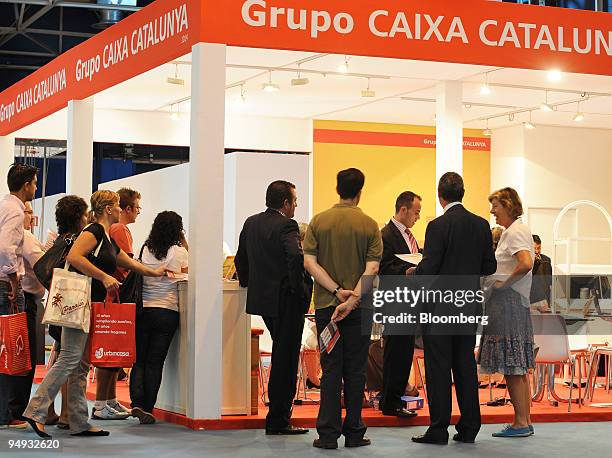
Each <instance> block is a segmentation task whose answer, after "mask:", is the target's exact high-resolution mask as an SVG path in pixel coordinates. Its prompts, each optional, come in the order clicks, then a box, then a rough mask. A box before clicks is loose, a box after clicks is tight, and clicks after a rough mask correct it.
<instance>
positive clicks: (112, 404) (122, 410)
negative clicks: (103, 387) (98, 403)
mask: <svg viewBox="0 0 612 458" xmlns="http://www.w3.org/2000/svg"><path fill="white" fill-rule="evenodd" d="M106 404H107V405H108V406H110V407H111V408H113V409H115V410H116V411H117V412H119V413H127V414H128V415H132V409H128V408H127V407H125V406H124V405H123V404H121V403H120V402H119V401H116V400H115V401H108V402H107V403H106Z"/></svg>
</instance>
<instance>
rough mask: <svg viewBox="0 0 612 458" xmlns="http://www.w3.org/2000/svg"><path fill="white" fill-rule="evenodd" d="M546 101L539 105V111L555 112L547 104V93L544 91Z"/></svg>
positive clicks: (553, 108)
mask: <svg viewBox="0 0 612 458" xmlns="http://www.w3.org/2000/svg"><path fill="white" fill-rule="evenodd" d="M545 97H546V99H545V100H544V103H542V104H541V105H540V110H542V111H549V112H550V111H555V107H553V106H552V105H551V104H550V103H548V91H546V95H545Z"/></svg>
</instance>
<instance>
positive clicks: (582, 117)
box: [572, 102, 584, 122]
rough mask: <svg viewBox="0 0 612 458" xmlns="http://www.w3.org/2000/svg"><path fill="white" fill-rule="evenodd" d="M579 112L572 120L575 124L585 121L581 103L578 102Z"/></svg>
mask: <svg viewBox="0 0 612 458" xmlns="http://www.w3.org/2000/svg"><path fill="white" fill-rule="evenodd" d="M577 110H578V111H577V112H576V114H575V115H574V117H573V118H572V120H573V121H575V122H580V121H583V120H584V114H583V113H581V112H580V102H578V108H577Z"/></svg>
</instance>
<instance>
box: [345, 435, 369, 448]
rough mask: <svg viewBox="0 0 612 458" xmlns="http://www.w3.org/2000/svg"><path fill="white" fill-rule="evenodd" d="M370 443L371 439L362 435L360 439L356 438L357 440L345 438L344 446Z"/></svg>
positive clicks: (361, 445) (358, 445)
mask: <svg viewBox="0 0 612 458" xmlns="http://www.w3.org/2000/svg"><path fill="white" fill-rule="evenodd" d="M370 444H372V441H371V440H370V439H369V438H368V437H367V436H363V437H362V438H361V439H358V440H348V439H347V440H346V441H345V442H344V446H345V447H364V446H366V445H370Z"/></svg>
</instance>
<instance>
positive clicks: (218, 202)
mask: <svg viewBox="0 0 612 458" xmlns="http://www.w3.org/2000/svg"><path fill="white" fill-rule="evenodd" d="M225 48H226V47H225V45H219V44H208V43H199V44H196V45H195V46H194V47H193V49H192V64H191V125H190V131H191V134H190V140H191V142H190V150H189V234H188V235H189V300H188V310H187V322H188V323H189V325H188V326H189V328H188V329H189V330H188V341H189V355H188V367H189V372H188V377H187V383H188V387H187V416H188V417H189V418H195V419H216V418H221V397H222V383H221V380H222V377H221V367H222V366H221V358H222V354H221V353H222V308H223V280H222V274H221V267H222V265H223V155H224V130H225V129H224V127H225V53H226V49H225Z"/></svg>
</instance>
